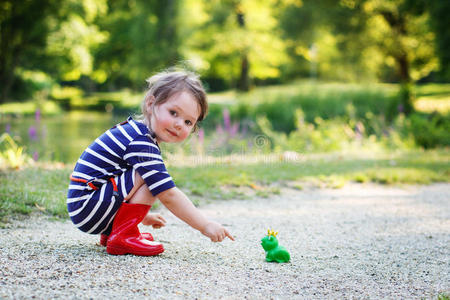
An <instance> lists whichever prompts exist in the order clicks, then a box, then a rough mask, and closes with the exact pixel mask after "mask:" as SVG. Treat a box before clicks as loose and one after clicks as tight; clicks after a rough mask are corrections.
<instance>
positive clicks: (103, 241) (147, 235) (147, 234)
mask: <svg viewBox="0 0 450 300" xmlns="http://www.w3.org/2000/svg"><path fill="white" fill-rule="evenodd" d="M141 235H142V237H143V238H144V239H146V240H149V241H154V240H155V239H154V238H153V235H152V234H151V233H150V232H141ZM107 241H108V235H106V234H101V235H100V245H101V246H103V247H106V242H107Z"/></svg>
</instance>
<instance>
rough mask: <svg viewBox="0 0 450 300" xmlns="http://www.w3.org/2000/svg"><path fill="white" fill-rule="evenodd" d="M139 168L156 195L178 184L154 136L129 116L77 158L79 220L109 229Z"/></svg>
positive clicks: (70, 202) (90, 229) (74, 213)
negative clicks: (115, 189) (166, 164)
mask: <svg viewBox="0 0 450 300" xmlns="http://www.w3.org/2000/svg"><path fill="white" fill-rule="evenodd" d="M135 172H138V173H139V175H140V176H141V177H142V178H143V179H144V181H145V183H146V184H147V186H148V187H149V190H150V192H151V193H152V195H153V196H156V195H158V194H159V193H161V192H163V191H165V190H168V189H170V188H172V187H174V186H175V184H174V182H173V180H172V177H170V175H169V174H168V172H167V170H166V167H165V165H164V162H163V159H162V157H161V151H160V148H159V146H158V144H157V142H156V140H155V137H154V136H152V135H151V134H150V132H149V130H148V128H147V126H146V125H145V124H143V123H141V122H138V121H135V120H133V119H132V118H131V117H130V118H128V119H127V121H125V122H123V123H120V124H118V125H116V126H114V127H113V128H111V129H109V130H108V131H106V132H105V133H103V134H102V135H101V136H100V137H98V138H97V139H96V140H95V141H94V142H93V143H92V144H91V145H90V146H89V147H88V148H87V149H86V150H85V151H84V152H83V153H82V154H81V157H80V158H79V159H78V161H77V163H76V165H75V169H74V171H73V173H72V176H71V178H72V180H71V182H70V185H69V191H68V194H67V210H68V212H69V216H70V218H71V220H72V222H73V223H74V224H75V226H76V227H78V228H79V229H80V230H82V231H84V232H87V233H91V234H99V233H105V234H109V232H110V231H111V227H112V221H113V219H114V216H115V214H116V212H117V210H118V209H119V207H120V205H121V204H122V201H123V199H124V197H125V196H126V195H127V194H128V193H129V192H130V191H131V189H132V188H133V186H134V178H135ZM111 178H112V180H113V181H114V183H113V182H112V180H111ZM114 186H116V187H117V189H118V192H116V193H114Z"/></svg>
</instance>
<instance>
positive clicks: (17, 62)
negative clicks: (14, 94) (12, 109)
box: [0, 0, 58, 102]
mask: <svg viewBox="0 0 450 300" xmlns="http://www.w3.org/2000/svg"><path fill="white" fill-rule="evenodd" d="M57 3H58V1H55V0H42V1H20V2H19V1H15V0H1V1H0V82H1V83H2V84H1V85H0V86H1V94H0V102H4V101H6V99H7V98H8V97H9V96H10V92H11V88H12V86H13V84H14V83H15V82H16V80H17V79H18V75H17V68H18V67H33V65H34V64H35V63H36V62H37V61H39V59H40V58H41V57H42V56H43V55H44V49H45V45H46V38H47V35H48V32H49V24H48V22H47V20H48V17H49V16H50V15H54V14H56V7H57ZM34 67H35V66H34Z"/></svg>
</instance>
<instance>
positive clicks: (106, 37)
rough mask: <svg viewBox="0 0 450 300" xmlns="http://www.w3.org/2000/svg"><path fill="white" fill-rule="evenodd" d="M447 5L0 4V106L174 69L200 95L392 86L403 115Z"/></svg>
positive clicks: (431, 76) (430, 65) (438, 60)
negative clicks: (197, 84) (307, 86)
mask: <svg viewBox="0 0 450 300" xmlns="http://www.w3.org/2000/svg"><path fill="white" fill-rule="evenodd" d="M449 9H450V6H449V5H448V4H446V1H429V2H427V1H423V0H420V1H411V0H395V1H388V0H362V1H353V0H345V1H328V0H318V1H315V0H303V1H293V0H264V1H256V0H226V1H218V0H214V1H206V0H201V1H194V0H170V1H156V0H151V1H144V0H131V1H128V0H118V1H108V0H82V1H77V0H63V1H55V0H43V1H38V0H30V1H26V2H24V3H20V2H18V1H11V0H4V1H2V2H1V3H0V12H1V14H0V16H1V17H0V28H1V35H0V38H1V40H0V42H1V47H0V81H1V82H2V83H3V84H2V86H1V94H2V95H1V98H0V101H1V102H4V101H6V100H12V99H14V100H17V99H29V98H33V99H39V98H46V96H47V95H48V94H49V93H51V90H52V88H53V87H54V86H62V88H65V87H67V86H70V87H72V86H76V87H77V88H80V89H82V90H83V92H85V93H86V94H87V95H89V94H90V93H92V92H97V91H117V90H118V89H121V88H123V87H128V88H131V89H133V90H134V91H137V90H141V89H143V88H144V85H145V82H144V79H145V78H147V77H148V76H150V75H151V74H152V73H154V72H157V71H159V70H161V69H164V68H166V67H169V66H172V65H176V64H181V65H185V66H187V67H188V68H193V69H195V70H197V71H198V72H200V74H201V75H202V76H203V78H204V79H205V81H206V83H207V86H208V87H209V89H210V90H211V91H214V90H224V89H228V88H234V87H237V88H240V89H241V90H247V89H249V88H251V87H253V86H255V85H261V84H271V83H286V82H288V81H290V80H291V79H292V78H297V77H311V78H313V79H316V78H318V79H332V80H341V81H356V82H361V81H370V82H374V81H388V82H398V81H402V82H404V83H405V86H404V87H405V89H404V92H405V93H403V94H402V95H403V97H401V98H402V99H403V100H404V103H403V107H404V108H403V109H404V112H405V113H408V112H409V109H411V108H412V107H413V106H411V105H409V104H411V103H412V101H413V98H414V97H413V96H414V95H413V93H411V86H410V85H408V83H410V81H417V80H436V79H444V80H445V79H446V78H448V72H449V70H448V69H449V64H448V52H449V51H447V50H448V43H449V42H448V30H446V29H447V28H448V18H445V16H446V15H448V13H449ZM187 16H188V17H187ZM437 71H439V74H437V73H436V72H437Z"/></svg>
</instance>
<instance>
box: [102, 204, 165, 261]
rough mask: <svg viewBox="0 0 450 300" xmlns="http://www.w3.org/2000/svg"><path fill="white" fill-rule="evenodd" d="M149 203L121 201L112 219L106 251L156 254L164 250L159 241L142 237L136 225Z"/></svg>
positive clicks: (112, 252)
mask: <svg viewBox="0 0 450 300" xmlns="http://www.w3.org/2000/svg"><path fill="white" fill-rule="evenodd" d="M150 207H151V206H150V205H145V204H129V203H126V202H124V203H122V206H121V207H120V208H119V210H118V211H117V214H116V216H115V218H114V221H113V226H112V231H111V234H110V235H109V237H108V241H107V244H106V252H108V253H109V254H114V255H123V254H134V255H141V256H150V255H158V254H160V253H162V252H164V247H163V245H162V244H160V243H156V242H151V241H149V240H146V239H145V238H143V237H142V235H141V233H140V232H139V229H138V227H137V225H138V224H139V223H141V221H142V220H143V219H144V217H145V216H146V215H147V212H148V210H149V209H150Z"/></svg>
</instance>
